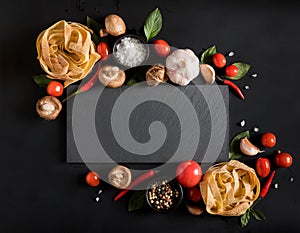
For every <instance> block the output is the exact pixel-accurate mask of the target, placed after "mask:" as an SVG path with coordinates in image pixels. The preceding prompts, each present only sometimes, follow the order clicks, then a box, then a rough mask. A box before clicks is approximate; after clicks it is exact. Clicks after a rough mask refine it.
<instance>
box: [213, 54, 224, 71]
mask: <svg viewBox="0 0 300 233" xmlns="http://www.w3.org/2000/svg"><path fill="white" fill-rule="evenodd" d="M212 61H213V63H214V65H215V66H216V67H217V68H223V67H224V66H225V65H226V58H225V57H224V55H223V54H222V53H216V54H215V55H213V58H212Z"/></svg>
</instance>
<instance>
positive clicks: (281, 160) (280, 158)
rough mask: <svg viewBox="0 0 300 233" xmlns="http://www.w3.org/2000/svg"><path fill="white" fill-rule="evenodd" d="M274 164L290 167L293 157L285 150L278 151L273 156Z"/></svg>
mask: <svg viewBox="0 0 300 233" xmlns="http://www.w3.org/2000/svg"><path fill="white" fill-rule="evenodd" d="M275 164H276V165H277V166H278V167H283V168H287V167H290V166H291V165H292V164H293V157H292V156H291V155H290V154H288V153H285V152H282V153H278V154H277V155H276V156H275Z"/></svg>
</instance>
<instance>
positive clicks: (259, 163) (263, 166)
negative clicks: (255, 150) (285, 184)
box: [255, 158, 271, 177]
mask: <svg viewBox="0 0 300 233" xmlns="http://www.w3.org/2000/svg"><path fill="white" fill-rule="evenodd" d="M255 168H256V172H257V174H258V175H259V176H260V177H267V176H268V175H269V173H270V170H271V166H270V161H269V160H268V159H267V158H259V159H257V160H256V163H255Z"/></svg>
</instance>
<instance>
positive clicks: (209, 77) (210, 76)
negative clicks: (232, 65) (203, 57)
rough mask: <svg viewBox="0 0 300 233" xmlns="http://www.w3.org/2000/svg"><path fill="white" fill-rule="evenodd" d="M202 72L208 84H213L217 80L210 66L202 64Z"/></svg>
mask: <svg viewBox="0 0 300 233" xmlns="http://www.w3.org/2000/svg"><path fill="white" fill-rule="evenodd" d="M200 72H201V75H202V77H203V79H204V81H205V82H206V83H207V84H212V83H214V82H215V80H216V73H215V70H214V68H213V67H212V66H210V65H208V64H200Z"/></svg>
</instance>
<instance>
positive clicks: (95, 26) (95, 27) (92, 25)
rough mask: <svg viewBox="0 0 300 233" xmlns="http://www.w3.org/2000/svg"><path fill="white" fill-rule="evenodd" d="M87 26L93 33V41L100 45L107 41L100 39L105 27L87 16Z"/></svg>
mask: <svg viewBox="0 0 300 233" xmlns="http://www.w3.org/2000/svg"><path fill="white" fill-rule="evenodd" d="M86 25H87V27H88V28H89V29H91V30H92V31H93V33H92V35H91V36H92V41H93V42H94V43H95V44H96V45H98V44H99V43H100V42H101V41H105V40H106V39H104V38H101V37H100V30H101V29H104V27H103V26H102V25H101V24H100V23H98V22H97V21H96V20H94V19H93V18H91V17H89V16H87V17H86Z"/></svg>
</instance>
